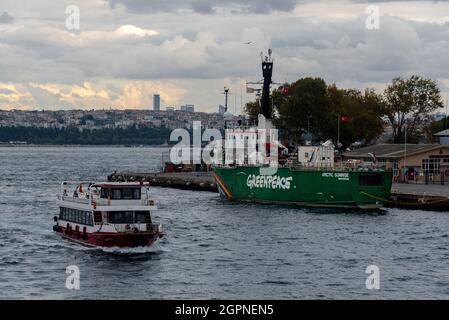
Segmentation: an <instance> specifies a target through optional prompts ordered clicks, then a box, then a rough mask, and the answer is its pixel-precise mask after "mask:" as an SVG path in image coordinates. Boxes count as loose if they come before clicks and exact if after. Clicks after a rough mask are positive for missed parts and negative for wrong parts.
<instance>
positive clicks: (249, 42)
mask: <svg viewBox="0 0 449 320" xmlns="http://www.w3.org/2000/svg"><path fill="white" fill-rule="evenodd" d="M251 43H253V42H252V41H248V42H243V44H251Z"/></svg>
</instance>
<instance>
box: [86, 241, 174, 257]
mask: <svg viewBox="0 0 449 320" xmlns="http://www.w3.org/2000/svg"><path fill="white" fill-rule="evenodd" d="M89 249H90V250H99V251H102V252H104V253H110V254H117V255H134V254H146V253H148V254H161V253H164V252H169V251H170V250H169V249H166V248H163V247H162V246H161V244H159V243H155V244H153V245H151V246H149V247H136V248H119V247H110V248H100V247H97V248H89Z"/></svg>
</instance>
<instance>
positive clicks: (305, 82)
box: [273, 78, 329, 142]
mask: <svg viewBox="0 0 449 320" xmlns="http://www.w3.org/2000/svg"><path fill="white" fill-rule="evenodd" d="M284 88H286V87H285V86H284ZM287 88H288V89H287V90H288V92H286V93H283V90H284V89H281V90H277V91H275V92H274V93H273V101H274V105H275V107H276V110H277V113H278V121H277V124H278V125H279V126H280V127H281V128H283V129H284V130H286V131H287V132H288V136H289V137H290V138H291V139H292V140H293V141H295V142H299V140H300V137H301V135H302V134H303V133H305V132H307V131H308V129H309V128H310V131H311V132H312V133H314V134H315V135H320V134H321V129H322V127H323V126H324V124H323V123H321V122H320V120H322V119H323V116H325V115H326V114H327V112H328V111H329V100H328V96H327V85H326V82H324V80H323V79H321V78H303V79H300V80H298V81H296V82H294V83H292V84H291V85H290V86H288V87H287Z"/></svg>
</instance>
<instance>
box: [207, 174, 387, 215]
mask: <svg viewBox="0 0 449 320" xmlns="http://www.w3.org/2000/svg"><path fill="white" fill-rule="evenodd" d="M260 169H261V168H260V167H257V166H254V167H250V166H249V167H215V168H214V175H215V180H216V182H217V186H218V189H219V191H220V194H221V195H222V196H224V197H226V198H227V199H232V200H238V201H250V202H265V203H281V204H296V205H302V206H316V207H340V208H361V209H378V208H380V207H382V206H383V205H384V204H385V202H386V201H387V199H388V198H389V196H390V192H391V184H392V173H391V172H389V171H381V170H368V171H358V170H352V169H348V170H344V169H343V170H334V169H329V170H328V171H326V169H319V170H311V169H297V168H285V167H281V168H278V169H277V171H276V173H275V174H273V175H266V174H264V173H263V171H260Z"/></svg>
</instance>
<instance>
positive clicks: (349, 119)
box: [340, 116, 351, 122]
mask: <svg viewBox="0 0 449 320" xmlns="http://www.w3.org/2000/svg"><path fill="white" fill-rule="evenodd" d="M340 121H341V122H349V121H351V117H350V116H341V117H340Z"/></svg>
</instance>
